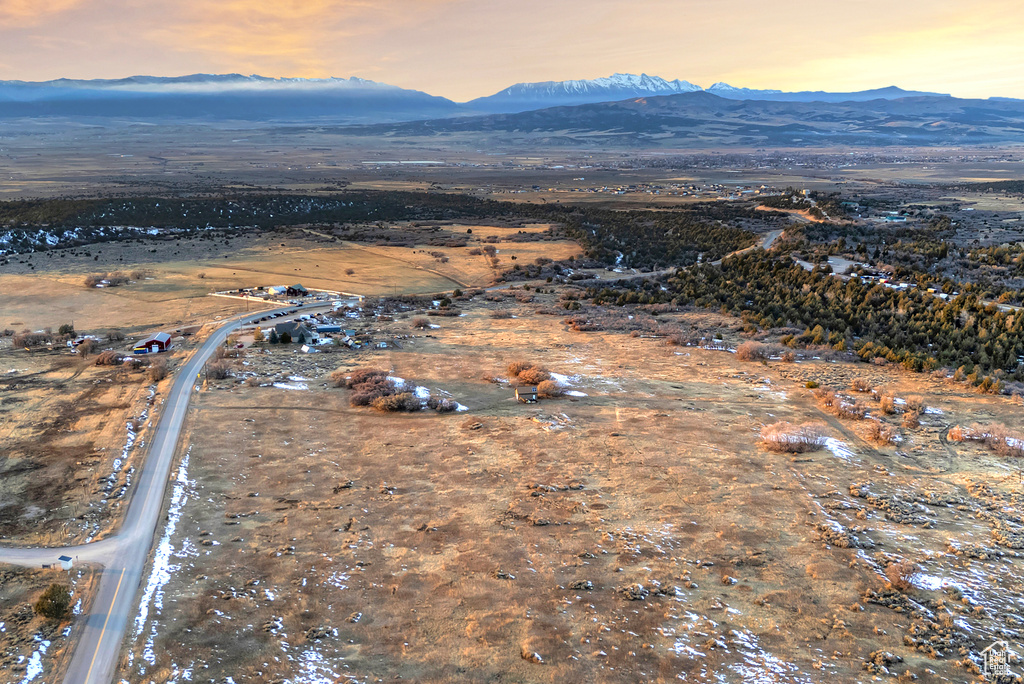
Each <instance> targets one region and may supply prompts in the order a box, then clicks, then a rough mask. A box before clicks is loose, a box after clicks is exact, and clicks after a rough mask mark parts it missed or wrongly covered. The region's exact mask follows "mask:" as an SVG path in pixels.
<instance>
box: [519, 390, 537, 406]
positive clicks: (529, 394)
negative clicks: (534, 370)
mask: <svg viewBox="0 0 1024 684" xmlns="http://www.w3.org/2000/svg"><path fill="white" fill-rule="evenodd" d="M516 401H520V402H522V403H524V404H536V403H537V388H536V387H517V388H516Z"/></svg>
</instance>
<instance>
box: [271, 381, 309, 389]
mask: <svg viewBox="0 0 1024 684" xmlns="http://www.w3.org/2000/svg"><path fill="white" fill-rule="evenodd" d="M274 387H276V388H278V389H285V390H308V389H309V385H307V384H306V383H304V382H275V383H274Z"/></svg>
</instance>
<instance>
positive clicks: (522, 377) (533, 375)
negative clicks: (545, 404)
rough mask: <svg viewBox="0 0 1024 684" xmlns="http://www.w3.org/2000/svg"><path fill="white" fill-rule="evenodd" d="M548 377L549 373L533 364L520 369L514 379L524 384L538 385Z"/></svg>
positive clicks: (548, 378)
mask: <svg viewBox="0 0 1024 684" xmlns="http://www.w3.org/2000/svg"><path fill="white" fill-rule="evenodd" d="M550 379H551V373H549V372H547V371H546V370H544V369H543V368H540V367H538V366H533V367H531V368H527V369H526V370H524V371H520V373H519V375H518V377H517V378H516V380H518V381H519V382H520V383H521V384H524V385H540V384H541V383H542V382H544V381H546V380H550Z"/></svg>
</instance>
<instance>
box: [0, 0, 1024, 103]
mask: <svg viewBox="0 0 1024 684" xmlns="http://www.w3.org/2000/svg"><path fill="white" fill-rule="evenodd" d="M1019 13H1020V10H1019V0H975V1H974V2H972V3H970V4H967V3H965V2H964V0H901V1H900V2H893V1H892V0H845V1H844V2H825V3H823V2H820V0H785V1H781V2H764V1H763V0H714V2H709V1H707V0H643V1H641V2H635V1H632V2H631V1H629V0H557V1H555V2H552V1H551V0H218V1H217V2H209V1H208V0H88V2H86V1H85V0H48V1H47V2H46V3H40V2H38V0H0V46H2V47H0V77H6V78H25V79H30V78H35V79H43V78H54V77H59V76H73V77H79V78H91V77H116V76H127V75H131V74H135V73H150V74H156V75H180V74H185V73H194V72H196V71H204V72H218V73H224V72H241V73H247V74H250V73H259V74H262V75H265V76H318V77H323V76H345V77H347V76H362V77H364V78H372V79H374V80H378V81H383V82H386V83H391V84H394V85H399V86H403V87H409V88H417V89H420V90H425V91H428V92H431V93H434V94H438V95H444V96H447V97H451V98H453V99H460V100H463V99H470V98H472V97H476V96H480V95H488V94H490V93H492V92H495V91H497V90H499V89H500V88H503V87H506V86H508V85H511V84H512V83H515V82H518V81H536V80H561V79H570V78H593V77H597V76H607V75H609V74H611V73H612V72H615V71H632V72H647V73H649V74H657V75H659V76H663V77H666V78H683V79H687V80H690V81H692V82H694V83H698V84H701V85H704V86H708V85H710V84H711V83H712V82H714V81H719V80H725V81H729V82H732V83H733V84H734V85H737V86H747V87H753V88H784V89H795V90H803V89H831V90H837V89H858V88H867V87H879V86H884V85H890V84H896V85H900V86H903V87H906V88H915V89H930V90H941V91H944V92H953V93H955V94H961V93H964V94H971V95H980V94H991V95H997V94H998V95H1009V96H1017V97H1024V82H1022V81H1021V80H1020V78H1019V74H1020V73H1021V71H1022V69H1024V27H1022V26H1021V24H1020V22H1018V21H1014V19H1015V18H1016V17H1017V16H1018V15H1019ZM21 55H31V56H32V59H31V60H24V59H16V58H15V57H16V56H21ZM15 63H17V64H18V65H19V66H15Z"/></svg>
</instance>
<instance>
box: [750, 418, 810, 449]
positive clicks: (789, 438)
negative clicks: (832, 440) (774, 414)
mask: <svg viewBox="0 0 1024 684" xmlns="http://www.w3.org/2000/svg"><path fill="white" fill-rule="evenodd" d="M825 440H826V437H825V431H824V426H823V425H819V424H816V423H803V424H802V425H793V424H792V423H786V422H780V423H773V424H772V425H766V426H765V427H764V428H763V429H762V430H761V444H762V445H764V447H765V448H766V449H768V450H769V451H777V452H780V453H791V454H802V453H805V452H808V451H817V450H818V449H820V448H821V447H823V446H825Z"/></svg>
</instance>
